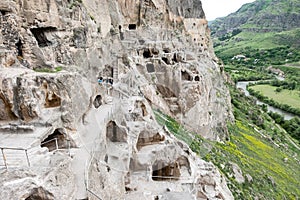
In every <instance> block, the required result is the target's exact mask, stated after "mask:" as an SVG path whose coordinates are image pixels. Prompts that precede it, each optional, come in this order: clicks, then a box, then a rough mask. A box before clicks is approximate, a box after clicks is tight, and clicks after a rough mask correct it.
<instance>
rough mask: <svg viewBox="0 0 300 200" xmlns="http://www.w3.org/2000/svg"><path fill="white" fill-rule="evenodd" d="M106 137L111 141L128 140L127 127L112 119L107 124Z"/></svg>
mask: <svg viewBox="0 0 300 200" xmlns="http://www.w3.org/2000/svg"><path fill="white" fill-rule="evenodd" d="M106 137H107V139H109V140H110V141H111V142H126V141H127V133H126V130H125V128H121V127H119V126H118V125H117V124H116V122H114V121H110V122H108V124H107V126H106Z"/></svg>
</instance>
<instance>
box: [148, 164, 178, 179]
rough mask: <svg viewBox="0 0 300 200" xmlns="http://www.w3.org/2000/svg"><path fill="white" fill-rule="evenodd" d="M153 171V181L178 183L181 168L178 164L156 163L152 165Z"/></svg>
mask: <svg viewBox="0 0 300 200" xmlns="http://www.w3.org/2000/svg"><path fill="white" fill-rule="evenodd" d="M152 170H153V172H152V180H153V181H176V180H178V179H179V177H180V167H179V164H178V163H177V162H174V163H165V162H163V161H156V162H155V163H154V164H153V165H152Z"/></svg>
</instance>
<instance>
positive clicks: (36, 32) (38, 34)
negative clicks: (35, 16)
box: [30, 27, 56, 47]
mask: <svg viewBox="0 0 300 200" xmlns="http://www.w3.org/2000/svg"><path fill="white" fill-rule="evenodd" d="M30 31H31V33H32V34H33V36H34V37H35V39H36V41H37V42H38V45H39V47H47V46H50V45H52V42H51V41H49V40H48V38H47V36H46V33H49V32H53V31H56V28H54V27H42V28H31V29H30Z"/></svg>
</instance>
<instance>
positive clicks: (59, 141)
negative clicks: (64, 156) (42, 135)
mask: <svg viewBox="0 0 300 200" xmlns="http://www.w3.org/2000/svg"><path fill="white" fill-rule="evenodd" d="M41 147H47V148H48V149H49V151H54V150H58V149H67V148H69V147H74V144H71V142H70V140H68V139H67V138H66V135H65V134H63V131H62V129H59V128H58V129H55V131H54V132H53V133H52V134H50V135H48V137H47V138H46V139H44V140H43V141H42V142H41Z"/></svg>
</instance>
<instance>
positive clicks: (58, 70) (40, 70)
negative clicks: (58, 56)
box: [34, 66, 62, 73]
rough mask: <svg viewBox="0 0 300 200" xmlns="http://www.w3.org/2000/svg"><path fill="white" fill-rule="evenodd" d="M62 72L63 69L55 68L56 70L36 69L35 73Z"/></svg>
mask: <svg viewBox="0 0 300 200" xmlns="http://www.w3.org/2000/svg"><path fill="white" fill-rule="evenodd" d="M61 70H62V67H61V66H59V67H55V68H54V69H51V68H36V69H34V71H36V72H44V73H56V72H60V71H61Z"/></svg>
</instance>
